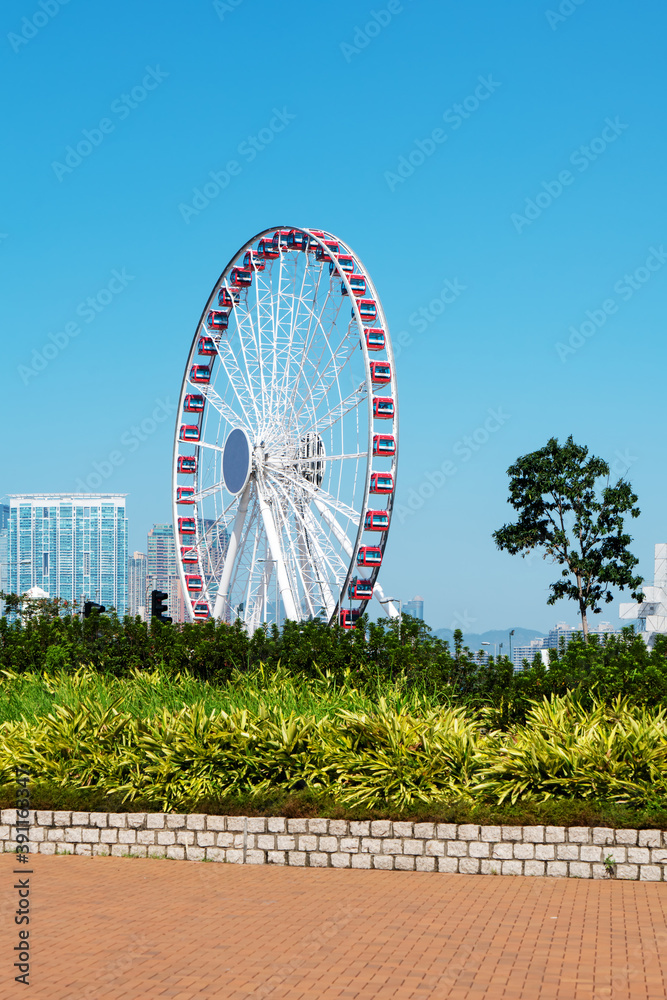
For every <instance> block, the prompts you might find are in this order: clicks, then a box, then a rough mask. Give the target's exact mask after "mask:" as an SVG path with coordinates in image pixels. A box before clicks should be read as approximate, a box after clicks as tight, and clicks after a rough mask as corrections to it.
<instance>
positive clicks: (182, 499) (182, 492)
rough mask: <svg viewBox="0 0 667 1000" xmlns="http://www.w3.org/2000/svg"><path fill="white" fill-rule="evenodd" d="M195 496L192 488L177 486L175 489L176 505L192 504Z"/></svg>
mask: <svg viewBox="0 0 667 1000" xmlns="http://www.w3.org/2000/svg"><path fill="white" fill-rule="evenodd" d="M194 496H195V488H194V486H177V487H176V503H187V504H191V503H192V504H193V503H194V502H195V501H194Z"/></svg>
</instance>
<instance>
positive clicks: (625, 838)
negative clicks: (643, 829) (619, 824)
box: [615, 830, 639, 847]
mask: <svg viewBox="0 0 667 1000" xmlns="http://www.w3.org/2000/svg"><path fill="white" fill-rule="evenodd" d="M638 837H639V831H638V830H617V831H616V838H615V839H616V843H617V844H626V845H627V846H628V847H633V846H634V845H635V844H636V843H637V839H638Z"/></svg>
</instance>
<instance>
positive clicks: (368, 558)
mask: <svg viewBox="0 0 667 1000" xmlns="http://www.w3.org/2000/svg"><path fill="white" fill-rule="evenodd" d="M381 564H382V549H378V548H377V547H376V546H375V545H361V546H359V551H358V552H357V566H380V565H381Z"/></svg>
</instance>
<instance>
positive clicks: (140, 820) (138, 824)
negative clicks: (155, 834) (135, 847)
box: [127, 813, 146, 830]
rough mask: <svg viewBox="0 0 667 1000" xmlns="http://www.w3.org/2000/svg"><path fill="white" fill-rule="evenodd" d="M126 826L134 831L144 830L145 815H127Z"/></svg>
mask: <svg viewBox="0 0 667 1000" xmlns="http://www.w3.org/2000/svg"><path fill="white" fill-rule="evenodd" d="M127 825H128V826H130V827H132V829H134V830H145V829H146V813H128V814H127Z"/></svg>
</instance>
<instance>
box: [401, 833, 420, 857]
mask: <svg viewBox="0 0 667 1000" xmlns="http://www.w3.org/2000/svg"><path fill="white" fill-rule="evenodd" d="M423 853H424V841H423V840H410V838H409V837H406V838H405V840H404V841H403V854H423Z"/></svg>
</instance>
